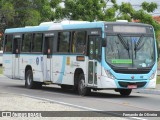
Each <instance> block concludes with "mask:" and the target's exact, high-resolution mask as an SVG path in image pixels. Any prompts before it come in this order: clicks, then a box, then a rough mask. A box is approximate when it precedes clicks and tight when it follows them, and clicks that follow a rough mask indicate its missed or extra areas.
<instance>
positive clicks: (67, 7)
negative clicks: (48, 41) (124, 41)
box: [0, 0, 160, 31]
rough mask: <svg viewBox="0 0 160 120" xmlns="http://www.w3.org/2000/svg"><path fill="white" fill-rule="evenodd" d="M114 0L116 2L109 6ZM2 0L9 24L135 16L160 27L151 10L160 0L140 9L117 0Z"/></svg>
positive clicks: (9, 25)
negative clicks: (119, 2) (62, 3)
mask: <svg viewBox="0 0 160 120" xmlns="http://www.w3.org/2000/svg"><path fill="white" fill-rule="evenodd" d="M109 1H110V2H112V4H113V6H107V4H108V3H109ZM61 2H62V0H25V2H24V1H23V0H0V12H1V14H3V15H4V16H5V18H6V24H7V27H21V26H26V25H27V26H28V25H38V24H39V23H41V22H46V21H51V20H52V21H54V20H62V19H70V20H84V21H98V20H100V21H114V20H116V19H125V20H128V21H132V19H135V20H139V21H140V22H143V23H147V24H152V25H153V26H154V28H155V30H156V31H158V30H160V25H159V24H158V23H157V22H155V20H154V19H153V18H152V16H151V15H150V14H148V13H150V12H153V11H154V10H155V9H156V8H157V4H156V3H153V2H151V3H148V2H143V3H142V5H141V6H142V8H141V9H140V10H135V9H134V8H133V7H132V5H131V4H130V3H129V2H128V3H124V2H122V4H121V5H118V4H117V1H116V0H65V1H64V6H60V3H61Z"/></svg>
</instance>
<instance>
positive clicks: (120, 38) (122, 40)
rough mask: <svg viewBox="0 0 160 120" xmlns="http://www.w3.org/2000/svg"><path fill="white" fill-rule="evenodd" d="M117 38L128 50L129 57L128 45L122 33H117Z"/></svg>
mask: <svg viewBox="0 0 160 120" xmlns="http://www.w3.org/2000/svg"><path fill="white" fill-rule="evenodd" d="M117 36H118V38H119V40H120V41H121V43H122V45H123V47H124V48H125V49H126V50H127V51H128V56H129V58H130V54H129V45H128V44H127V43H128V42H127V43H126V42H125V40H124V39H123V37H122V35H121V34H117Z"/></svg>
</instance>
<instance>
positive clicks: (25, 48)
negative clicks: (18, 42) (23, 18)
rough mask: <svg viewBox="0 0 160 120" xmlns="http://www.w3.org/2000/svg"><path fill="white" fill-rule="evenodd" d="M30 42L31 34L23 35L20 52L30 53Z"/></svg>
mask: <svg viewBox="0 0 160 120" xmlns="http://www.w3.org/2000/svg"><path fill="white" fill-rule="evenodd" d="M31 40H32V34H31V33H27V34H24V35H23V38H22V48H21V49H22V52H31Z"/></svg>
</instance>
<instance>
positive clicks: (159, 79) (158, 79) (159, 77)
mask: <svg viewBox="0 0 160 120" xmlns="http://www.w3.org/2000/svg"><path fill="white" fill-rule="evenodd" d="M157 84H160V76H157Z"/></svg>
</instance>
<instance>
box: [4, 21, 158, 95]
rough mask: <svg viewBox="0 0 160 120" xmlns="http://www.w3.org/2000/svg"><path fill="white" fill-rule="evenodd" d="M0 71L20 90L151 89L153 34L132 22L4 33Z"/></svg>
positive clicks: (59, 25) (42, 27)
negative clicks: (22, 86)
mask: <svg viewBox="0 0 160 120" xmlns="http://www.w3.org/2000/svg"><path fill="white" fill-rule="evenodd" d="M3 45H4V47H3V48H4V50H3V51H4V54H3V69H4V75H5V76H7V77H9V78H12V79H20V80H25V87H26V88H29V89H33V88H40V87H42V85H44V84H46V85H48V84H56V85H59V86H61V88H62V89H73V90H75V91H78V94H79V95H82V96H84V95H88V94H89V93H90V92H91V91H92V90H95V91H96V90H106V89H111V90H115V91H116V92H119V93H120V95H122V96H129V95H130V94H131V92H132V89H142V88H143V89H146V88H155V86H156V77H157V48H156V38H155V32H154V28H153V27H152V26H151V25H148V24H142V23H132V22H104V21H96V22H84V21H67V22H61V23H54V22H50V23H42V24H40V25H39V26H28V27H22V28H10V29H6V30H5V38H4V44H3Z"/></svg>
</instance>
